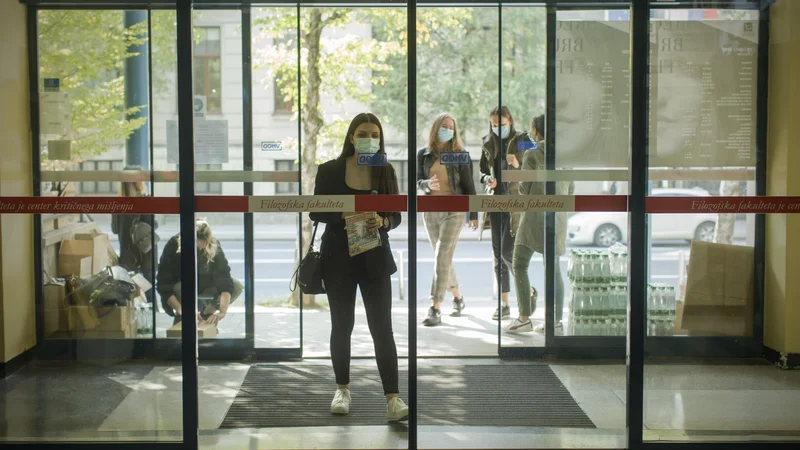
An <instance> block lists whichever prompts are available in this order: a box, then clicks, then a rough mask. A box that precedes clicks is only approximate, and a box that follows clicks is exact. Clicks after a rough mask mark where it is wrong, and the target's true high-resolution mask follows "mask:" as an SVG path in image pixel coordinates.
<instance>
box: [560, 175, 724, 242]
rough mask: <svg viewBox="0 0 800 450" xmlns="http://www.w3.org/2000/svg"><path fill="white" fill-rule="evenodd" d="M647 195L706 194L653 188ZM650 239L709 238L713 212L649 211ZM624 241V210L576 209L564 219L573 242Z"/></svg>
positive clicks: (568, 235) (714, 225)
mask: <svg viewBox="0 0 800 450" xmlns="http://www.w3.org/2000/svg"><path fill="white" fill-rule="evenodd" d="M650 196H651V197H710V196H711V194H709V193H708V191H706V190H703V189H653V193H652V194H651V195H650ZM650 219H651V220H650V228H651V232H652V239H653V240H661V241H668V240H687V241H691V240H696V241H712V240H713V239H714V232H715V229H716V227H717V215H716V214H706V213H704V214H653V215H651V216H650ZM627 241H628V213H624V212H608V213H596V212H579V213H577V214H574V215H572V216H571V217H570V218H569V220H568V222H567V242H569V243H570V244H574V245H596V246H599V247H609V246H611V245H614V244H615V243H617V242H627Z"/></svg>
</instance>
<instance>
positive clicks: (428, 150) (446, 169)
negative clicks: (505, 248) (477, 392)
mask: <svg viewBox="0 0 800 450" xmlns="http://www.w3.org/2000/svg"><path fill="white" fill-rule="evenodd" d="M453 152H461V154H462V155H465V156H466V158H465V160H464V161H466V163H464V161H462V160H460V159H457V160H455V161H454V162H455V163H450V162H448V161H447V160H445V161H444V164H442V157H441V156H442V155H443V154H450V153H453ZM451 159H454V158H451ZM417 188H419V189H420V190H422V191H423V192H424V193H425V195H451V194H452V195H475V183H474V182H473V181H472V161H470V160H469V153H466V152H465V151H464V144H463V143H462V142H461V136H459V134H458V125H457V123H456V119H455V117H453V116H452V115H450V114H447V113H444V114H440V115H439V116H438V117H437V118H436V120H434V121H433V126H431V131H430V134H429V136H428V146H427V147H425V148H423V149H422V150H420V151H419V153H417ZM464 219H465V217H464V213H458V212H424V213H422V221H423V222H424V223H425V230H426V231H427V232H428V240H429V241H430V243H431V248H433V252H434V260H435V262H434V269H433V282H432V283H431V303H432V304H431V307H430V309H428V316H427V317H426V318H425V320H424V321H423V322H422V324H423V325H425V326H434V325H438V324H440V323H441V322H442V313H441V311H440V309H439V308H440V305H441V303H442V301H443V300H444V293H445V291H446V290H449V291H450V292H452V294H453V312H452V313H451V314H450V315H451V316H453V317H458V316H460V315H461V311H462V310H463V309H464V307H465V306H466V305H465V304H464V297H463V296H462V295H461V293H460V292H459V290H458V279H457V278H456V271H455V269H454V268H453V254H454V253H455V250H456V244H458V237H459V236H460V235H461V229H462V228H463V227H464V223H465V222H464ZM467 219H468V220H469V226H470V228H472V229H473V230H477V229H478V213H476V212H470V213H467Z"/></svg>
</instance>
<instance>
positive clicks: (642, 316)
mask: <svg viewBox="0 0 800 450" xmlns="http://www.w3.org/2000/svg"><path fill="white" fill-rule="evenodd" d="M631 16H632V21H631V39H630V43H631V44H630V45H631V59H630V61H631V77H630V80H631V124H630V129H631V155H630V164H629V169H628V170H629V179H630V184H629V186H630V195H629V197H628V199H629V200H628V202H629V203H628V211H629V213H628V240H629V243H630V250H629V253H628V351H627V370H628V380H627V381H628V385H627V428H628V448H629V449H632V450H634V449H640V448H642V438H643V430H642V427H643V420H644V344H645V336H646V334H645V332H646V330H645V326H646V324H647V319H646V318H647V303H646V301H645V299H646V298H647V266H648V263H649V261H648V248H647V241H648V239H647V237H648V233H649V231H648V217H647V211H646V209H645V203H646V199H647V192H648V179H647V175H648V174H647V169H648V164H649V161H648V151H649V148H648V146H649V144H650V141H649V129H648V124H649V122H650V120H649V117H650V86H649V72H650V0H634V2H633V6H632V11H631Z"/></svg>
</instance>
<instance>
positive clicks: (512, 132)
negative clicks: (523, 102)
mask: <svg viewBox="0 0 800 450" xmlns="http://www.w3.org/2000/svg"><path fill="white" fill-rule="evenodd" d="M494 116H497V126H498V128H502V126H503V117H505V118H507V119H508V121H509V122H511V125H510V126H509V127H508V137H507V138H505V139H503V142H505V143H506V144H508V142H509V141H510V140H511V139H512V138H513V137H514V136H516V135H517V130H516V129H515V128H514V116H512V115H511V110H510V109H508V106H505V105H503V106H499V107H498V106H495V107H494V108H492V110H491V111H490V112H489V138H490V139H491V140H492V144H494V148H495V152H496V151H497V146H498V145H499V144H500V137H499V136H497V135H496V134H494V133H493V132H492V117H494Z"/></svg>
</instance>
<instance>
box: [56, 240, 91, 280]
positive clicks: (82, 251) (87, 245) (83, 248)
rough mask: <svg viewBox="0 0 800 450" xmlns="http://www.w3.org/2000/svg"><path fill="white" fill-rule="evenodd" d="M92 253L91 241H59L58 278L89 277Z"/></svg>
mask: <svg viewBox="0 0 800 450" xmlns="http://www.w3.org/2000/svg"><path fill="white" fill-rule="evenodd" d="M93 252H94V244H93V242H92V241H87V240H73V239H69V240H64V241H61V247H60V248H59V249H58V276H60V277H65V276H68V275H76V276H78V277H80V278H89V277H91V276H92V273H91V272H92V254H93ZM84 259H85V261H84Z"/></svg>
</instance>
